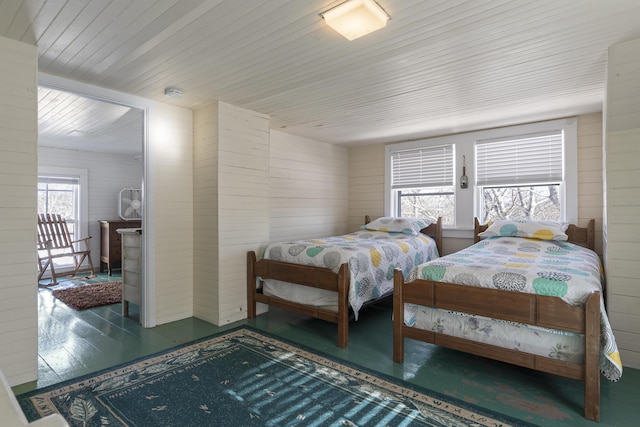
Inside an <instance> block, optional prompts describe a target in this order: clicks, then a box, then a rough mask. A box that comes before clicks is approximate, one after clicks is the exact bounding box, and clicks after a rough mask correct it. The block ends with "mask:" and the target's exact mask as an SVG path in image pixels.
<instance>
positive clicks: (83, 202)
mask: <svg viewBox="0 0 640 427" xmlns="http://www.w3.org/2000/svg"><path fill="white" fill-rule="evenodd" d="M40 176H52V177H55V176H59V177H68V178H75V179H77V180H78V182H79V184H80V185H79V187H80V188H79V190H78V199H79V200H78V206H77V209H78V212H77V218H76V226H75V227H74V230H75V232H76V235H75V236H74V239H81V238H84V237H88V236H89V221H88V217H89V200H88V199H89V198H88V197H87V195H88V194H89V172H88V170H87V169H79V168H66V167H53V166H40V167H38V182H39V181H40ZM36 191H37V190H36ZM36 197H37V196H36Z"/></svg>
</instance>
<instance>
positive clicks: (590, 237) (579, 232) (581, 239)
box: [473, 218, 596, 251]
mask: <svg viewBox="0 0 640 427" xmlns="http://www.w3.org/2000/svg"><path fill="white" fill-rule="evenodd" d="M487 228H489V226H488V225H487V224H480V221H478V218H474V219H473V242H474V243H477V242H479V241H480V236H478V234H480V233H482V232H483V231H485V230H486V229H487ZM565 233H567V236H569V239H568V241H569V242H571V243H575V244H577V245H580V246H584V247H586V248H589V249H591V250H592V251H593V250H595V247H596V220H595V219H590V220H589V223H588V224H587V226H586V227H578V226H577V225H575V224H569V228H567V231H566V232H565Z"/></svg>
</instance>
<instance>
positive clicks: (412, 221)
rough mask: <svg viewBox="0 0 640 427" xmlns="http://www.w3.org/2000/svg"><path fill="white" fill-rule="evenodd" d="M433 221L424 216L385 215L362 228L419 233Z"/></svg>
mask: <svg viewBox="0 0 640 427" xmlns="http://www.w3.org/2000/svg"><path fill="white" fill-rule="evenodd" d="M431 223H432V222H431V221H430V220H428V219H424V218H400V217H393V216H385V217H382V218H378V219H376V220H373V221H371V222H370V223H368V224H365V225H363V226H361V227H360V228H362V229H365V230H372V231H386V232H389V233H404V234H412V235H414V236H415V235H418V233H420V230H422V229H423V228H425V227H428V226H429V224H431Z"/></svg>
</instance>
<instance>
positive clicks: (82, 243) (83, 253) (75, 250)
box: [38, 214, 95, 286]
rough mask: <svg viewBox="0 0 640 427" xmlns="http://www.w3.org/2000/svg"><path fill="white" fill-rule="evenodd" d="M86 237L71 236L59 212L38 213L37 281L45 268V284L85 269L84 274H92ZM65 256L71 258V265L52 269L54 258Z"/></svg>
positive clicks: (50, 284)
mask: <svg viewBox="0 0 640 427" xmlns="http://www.w3.org/2000/svg"><path fill="white" fill-rule="evenodd" d="M90 238H91V236H89V237H85V238H83V239H78V240H71V235H70V234H69V228H68V227H67V222H66V221H65V219H64V218H63V217H62V216H61V215H57V214H40V215H38V283H39V282H40V280H42V277H43V276H44V274H45V273H46V272H47V270H49V271H50V273H51V283H49V284H48V285H45V286H53V285H57V284H58V280H57V279H58V277H62V276H71V277H72V278H75V276H76V275H77V274H78V273H84V272H89V273H90V275H89V276H87V277H86V278H92V277H95V272H94V269H93V262H92V261H91V251H90V250H89V239H90ZM81 248H82V249H81ZM65 257H66V258H72V259H73V263H74V268H73V269H65V270H64V271H56V267H55V265H54V261H55V260H58V259H61V258H65Z"/></svg>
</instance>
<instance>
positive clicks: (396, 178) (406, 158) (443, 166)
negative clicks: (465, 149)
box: [391, 145, 453, 189]
mask: <svg viewBox="0 0 640 427" xmlns="http://www.w3.org/2000/svg"><path fill="white" fill-rule="evenodd" d="M391 171H392V176H391V188H393V189H401V188H415V187H444V186H450V185H453V145H439V146H434V147H425V148H415V149H408V150H399V151H395V152H393V153H391Z"/></svg>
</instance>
